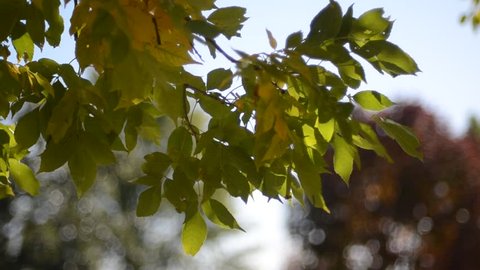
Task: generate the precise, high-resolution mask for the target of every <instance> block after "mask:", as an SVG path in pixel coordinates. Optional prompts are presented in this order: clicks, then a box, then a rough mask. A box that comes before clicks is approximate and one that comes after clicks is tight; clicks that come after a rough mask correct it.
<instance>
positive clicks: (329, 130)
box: [315, 118, 335, 142]
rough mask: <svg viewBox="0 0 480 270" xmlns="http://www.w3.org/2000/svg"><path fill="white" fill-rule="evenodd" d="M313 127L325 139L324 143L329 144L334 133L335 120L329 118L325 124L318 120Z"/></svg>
mask: <svg viewBox="0 0 480 270" xmlns="http://www.w3.org/2000/svg"><path fill="white" fill-rule="evenodd" d="M315 127H316V128H317V129H318V131H320V134H321V135H322V137H323V138H324V139H325V141H327V142H330V141H331V140H332V138H333V134H334V133H335V118H330V120H328V121H327V122H325V123H320V122H319V121H318V120H317V122H316V123H315Z"/></svg>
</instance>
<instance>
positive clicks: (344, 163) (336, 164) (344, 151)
mask: <svg viewBox="0 0 480 270" xmlns="http://www.w3.org/2000/svg"><path fill="white" fill-rule="evenodd" d="M333 149H334V151H335V153H334V156H333V168H334V170H335V172H336V173H337V174H338V175H340V177H341V178H342V179H343V181H344V182H345V183H347V184H348V182H349V180H350V175H351V174H352V171H353V161H354V158H355V149H354V148H353V147H352V146H351V145H350V144H348V143H347V142H346V141H345V140H344V139H343V138H342V137H340V136H335V137H334V140H333Z"/></svg>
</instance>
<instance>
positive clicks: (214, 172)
mask: <svg viewBox="0 0 480 270" xmlns="http://www.w3.org/2000/svg"><path fill="white" fill-rule="evenodd" d="M68 2H69V1H66V2H65V4H67V3H68ZM14 3H15V4H14ZM69 4H71V3H69ZM17 5H18V6H17ZM59 6H60V3H59V2H58V1H55V0H43V1H35V0H34V1H26V0H25V1H13V2H12V1H2V2H0V10H1V12H3V13H5V14H4V15H8V16H3V15H1V14H0V15H1V16H0V18H2V19H1V22H2V23H1V24H0V25H1V28H0V40H2V41H1V42H2V48H1V52H2V54H1V56H2V57H3V60H0V90H1V91H0V108H1V110H0V112H1V116H2V117H3V118H6V117H7V115H12V116H15V115H16V114H17V113H18V112H19V111H20V109H21V108H27V107H28V108H30V109H26V113H25V114H24V115H23V116H21V117H19V120H18V122H17V124H16V127H15V128H14V127H6V126H5V128H4V129H1V130H0V131H1V132H0V135H1V136H0V138H3V139H2V153H3V154H2V159H0V162H2V163H1V164H0V165H1V167H0V169H1V173H2V177H3V178H1V185H2V186H1V188H2V192H3V193H2V197H5V196H7V195H11V194H13V192H12V190H11V186H12V183H15V184H16V185H18V186H19V187H20V188H21V189H23V190H24V191H26V192H28V193H30V194H36V193H37V192H38V182H37V181H36V180H35V174H34V173H32V171H31V170H30V169H29V168H28V167H27V166H26V165H24V164H23V163H21V162H20V160H21V158H22V157H23V156H22V155H20V154H19V153H26V152H27V151H28V149H29V148H30V147H31V146H33V145H35V143H37V142H38V141H39V140H42V141H44V142H45V143H46V148H45V149H44V150H43V151H42V153H41V154H40V158H41V165H40V172H50V171H54V170H56V169H57V168H59V167H61V166H63V165H64V164H67V165H68V167H69V169H70V174H71V176H72V179H73V182H74V183H75V186H76V188H77V193H78V195H80V196H81V195H83V194H84V193H85V192H87V191H88V189H89V188H90V187H91V186H92V184H93V183H94V181H95V178H96V173H97V168H98V166H102V165H108V164H112V163H114V162H115V152H116V151H131V150H132V149H134V147H135V146H136V143H137V141H138V139H139V138H144V139H147V140H150V141H153V142H157V143H159V142H160V141H161V138H162V136H163V135H162V134H160V129H159V122H160V119H161V118H162V117H168V118H169V119H170V120H171V121H172V123H173V124H174V125H175V128H174V129H173V131H172V132H171V133H170V134H166V136H168V143H167V145H166V151H158V152H154V153H151V154H148V155H146V156H145V164H144V166H143V168H142V169H143V172H144V176H142V177H141V178H139V179H137V180H136V183H138V184H141V185H145V186H146V189H145V191H143V193H142V194H141V195H140V197H139V201H138V208H137V215H138V216H148V215H152V214H153V213H155V212H156V211H157V209H158V208H159V206H160V204H161V202H162V201H164V200H167V201H169V202H170V203H171V204H172V205H173V206H174V207H175V209H176V210H177V211H178V212H179V213H184V214H185V222H184V226H183V233H182V243H183V246H184V249H185V251H186V252H187V253H189V254H195V253H196V252H197V251H198V250H199V248H200V247H201V245H202V243H203V241H204V240H205V238H206V236H207V223H206V220H207V219H208V220H210V221H211V222H212V223H214V224H217V225H219V226H220V227H226V228H234V229H235V228H236V229H241V227H240V226H239V225H238V224H237V222H236V221H235V219H234V217H233V216H232V214H231V213H230V212H229V211H228V210H227V208H226V207H225V206H224V205H223V204H222V203H221V202H219V201H218V200H216V199H215V197H214V195H215V193H216V191H217V190H226V191H227V192H228V193H229V194H230V195H231V196H233V197H239V198H241V199H242V200H243V201H245V202H247V201H248V198H249V196H250V194H251V193H252V192H253V191H255V190H260V191H261V192H262V193H263V194H264V195H265V196H266V197H268V198H272V199H278V200H283V199H290V198H291V197H292V196H293V197H295V198H296V199H297V200H298V201H300V202H301V203H303V201H304V198H306V199H308V200H309V201H310V202H311V203H312V204H313V205H314V206H315V207H320V208H323V209H324V210H326V211H328V207H327V205H326V204H325V202H324V199H323V194H322V182H321V174H324V173H336V174H338V175H340V176H341V177H342V179H343V180H344V181H346V182H348V179H349V177H350V174H351V173H352V170H353V167H354V164H356V165H357V166H359V165H360V160H359V156H358V148H363V149H369V150H373V151H375V152H376V153H377V154H378V155H379V156H382V157H385V158H387V159H390V157H389V155H388V153H387V152H386V150H385V149H384V147H383V146H382V144H381V143H380V141H379V140H378V138H377V135H376V132H375V130H374V129H373V128H372V127H371V126H369V125H368V124H365V123H362V122H359V121H358V120H355V119H354V118H353V117H352V112H353V110H354V107H355V105H359V106H361V107H363V108H365V109H367V110H373V111H378V110H382V109H385V108H388V107H389V106H391V105H392V104H393V103H392V102H391V101H390V100H389V99H388V98H387V97H385V96H384V95H382V94H380V93H379V92H376V91H372V90H367V91H357V89H358V88H359V87H360V86H361V83H362V82H364V81H365V80H366V79H365V72H364V69H363V66H362V64H361V62H360V61H359V60H358V59H363V60H364V61H365V62H367V63H369V64H370V65H372V66H373V67H374V68H375V69H376V70H378V72H380V73H387V74H389V75H391V76H393V77H395V76H398V75H404V74H415V73H416V72H417V71H418V67H417V65H416V63H415V62H414V60H413V59H412V58H411V57H410V56H409V55H408V54H407V53H405V52H404V51H403V50H401V49H400V48H399V47H398V46H397V45H395V44H393V43H391V42H389V41H388V40H387V39H388V37H389V34H390V31H391V29H392V24H393V23H392V21H390V20H389V19H388V18H386V17H384V16H383V10H381V9H373V10H370V11H368V12H366V13H364V14H362V15H361V16H359V17H358V18H356V17H354V16H353V10H352V7H350V8H349V9H348V10H347V11H346V12H345V13H343V12H342V10H341V7H340V5H339V4H338V3H337V2H335V1H330V3H329V4H328V5H327V6H326V7H325V8H324V9H322V10H321V11H320V12H319V13H318V14H317V16H315V17H314V18H313V20H312V22H311V25H310V31H309V32H308V33H307V34H306V35H304V34H303V33H301V32H296V33H293V34H291V35H290V36H289V37H288V38H287V40H286V42H285V47H284V48H283V49H276V48H277V46H278V43H277V41H276V40H275V38H274V37H273V34H272V33H271V32H268V38H269V42H270V44H271V46H272V47H273V48H274V49H275V51H274V52H272V53H270V54H266V53H260V54H246V53H243V52H241V51H237V52H238V55H239V58H238V59H237V58H234V57H232V56H230V55H228V54H227V53H225V51H224V50H223V49H222V48H221V47H220V46H219V45H218V43H217V39H218V38H219V37H221V36H223V37H225V38H227V39H231V38H233V37H240V32H239V31H240V30H241V28H242V25H243V23H244V22H245V20H246V17H245V12H246V10H245V9H244V8H241V7H237V6H232V7H217V6H215V1H214V0H201V1H199V0H195V1H193V0H192V1H189V0H175V1H146V0H144V1H141V0H82V1H80V2H79V3H78V4H77V5H76V6H75V7H74V11H73V14H72V17H71V19H70V20H71V27H70V29H69V32H70V34H71V35H73V36H75V37H76V48H75V55H76V60H77V62H78V65H79V70H78V71H75V69H74V67H73V66H72V65H71V64H59V63H56V62H54V61H52V60H49V59H39V60H35V61H33V47H34V46H37V47H39V48H41V47H42V46H43V43H44V40H47V42H48V43H49V44H50V45H52V46H57V45H58V44H59V38H60V34H61V33H62V31H63V19H62V18H61V17H60V15H59V14H60V13H59ZM4 7H5V8H4ZM207 11H208V12H207ZM3 13H2V14H3ZM205 14H209V15H208V16H206V15H205ZM45 25H48V29H46V27H45ZM9 44H10V45H11V46H9ZM12 46H13V48H14V49H15V50H16V52H17V58H18V59H23V60H24V61H25V64H24V65H17V64H14V63H11V62H10V61H9V60H8V54H9V49H10V48H11V47H12ZM196 46H197V47H198V46H206V47H207V48H208V49H209V51H210V54H211V56H212V57H216V56H217V53H220V54H221V55H222V56H224V57H226V58H227V59H228V60H230V61H231V62H232V64H234V67H233V68H230V69H228V68H218V69H214V70H212V71H210V72H209V73H208V74H206V75H205V76H204V77H200V76H195V75H193V74H191V73H189V72H188V71H187V70H186V69H185V66H186V65H188V64H193V63H196V62H195V61H194V60H193V57H192V56H193V55H194V54H195V53H196V52H197V51H196V49H195V48H196ZM326 62H328V63H330V64H331V65H325V64H324V63H326ZM330 66H333V67H334V68H333V69H330V68H327V67H330ZM88 67H92V68H94V69H95V71H96V72H97V73H98V80H96V81H95V82H92V81H89V80H87V79H85V78H84V77H83V74H84V72H85V69H86V68H88ZM204 78H206V80H204ZM237 82H240V85H239V86H236V85H235V83H237ZM236 89H240V90H236ZM350 91H355V92H354V94H353V95H351V94H350ZM191 104H195V106H194V107H193V108H191ZM27 105H28V106H27ZM197 105H198V106H197ZM198 107H200V108H201V109H202V110H203V111H204V112H205V113H206V114H207V115H208V116H209V122H208V127H207V129H206V130H201V128H200V127H198V126H196V125H195V124H194V123H192V121H191V116H190V115H191V113H192V112H193V111H194V109H195V108H198ZM24 110H25V109H24ZM375 120H376V122H377V123H378V125H379V127H380V128H381V129H383V130H384V131H385V133H386V134H387V135H388V136H390V137H392V138H393V139H395V140H396V141H397V142H398V143H399V144H400V146H401V147H402V148H403V149H404V150H405V151H406V152H407V153H408V154H410V155H413V156H416V157H421V154H420V153H419V152H418V147H419V144H418V141H417V139H416V138H415V137H414V136H413V135H412V133H411V131H410V130H408V129H407V128H406V127H404V126H402V125H400V124H397V123H394V122H392V121H391V120H387V119H383V118H382V117H381V115H377V116H375ZM2 128H3V126H2ZM2 130H3V131H2ZM2 134H3V135H2ZM329 149H331V150H333V153H334V155H333V160H332V161H330V160H328V156H329V155H327V151H328V150H329ZM330 163H332V164H333V166H330V165H328V164H330ZM2 164H3V165H2ZM12 181H13V182H12Z"/></svg>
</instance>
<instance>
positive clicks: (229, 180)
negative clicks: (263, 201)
mask: <svg viewBox="0 0 480 270" xmlns="http://www.w3.org/2000/svg"><path fill="white" fill-rule="evenodd" d="M222 171H223V175H222V180H223V182H224V183H225V185H226V189H227V191H228V193H230V195H232V196H233V197H240V198H242V200H243V201H244V202H247V201H248V195H249V194H250V185H249V183H248V180H247V177H246V176H245V175H243V174H242V173H241V172H240V171H239V170H238V169H237V168H235V167H234V166H232V165H225V166H224V167H223V170H222Z"/></svg>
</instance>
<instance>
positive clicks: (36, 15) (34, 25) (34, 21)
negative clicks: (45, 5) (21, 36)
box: [26, 5, 45, 48]
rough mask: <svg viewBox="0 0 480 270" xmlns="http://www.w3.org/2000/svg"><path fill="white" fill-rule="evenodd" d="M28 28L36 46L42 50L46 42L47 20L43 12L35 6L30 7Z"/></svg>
mask: <svg viewBox="0 0 480 270" xmlns="http://www.w3.org/2000/svg"><path fill="white" fill-rule="evenodd" d="M26 27H27V32H28V33H29V34H30V37H31V38H32V40H33V42H34V43H35V45H37V46H38V47H40V48H42V47H43V44H44V42H45V19H44V17H43V13H42V11H41V10H40V9H38V8H37V7H36V6H35V5H30V6H28V17H27V23H26Z"/></svg>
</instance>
